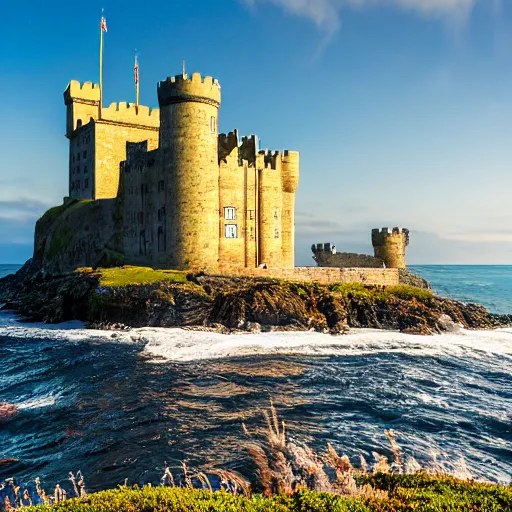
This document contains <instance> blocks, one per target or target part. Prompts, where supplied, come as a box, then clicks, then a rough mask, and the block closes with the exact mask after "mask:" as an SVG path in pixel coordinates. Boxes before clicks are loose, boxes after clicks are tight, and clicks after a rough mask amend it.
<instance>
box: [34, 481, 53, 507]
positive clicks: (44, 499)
mask: <svg viewBox="0 0 512 512" xmlns="http://www.w3.org/2000/svg"><path fill="white" fill-rule="evenodd" d="M35 482H36V491H37V495H38V496H39V498H41V501H42V502H43V503H44V504H45V505H50V503H51V499H50V497H49V496H48V495H47V494H46V493H45V492H44V489H42V488H41V479H40V478H39V477H36V480H35Z"/></svg>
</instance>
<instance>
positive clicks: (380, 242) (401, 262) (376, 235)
mask: <svg viewBox="0 0 512 512" xmlns="http://www.w3.org/2000/svg"><path fill="white" fill-rule="evenodd" d="M372 245H373V249H374V251H375V257H376V258H379V259H381V260H382V261H383V262H384V264H385V265H386V268H405V267H406V265H405V248H406V247H407V246H408V245H409V230H408V229H405V228H404V229H400V228H393V230H392V231H391V233H390V232H389V229H388V228H382V230H379V229H373V230H372Z"/></svg>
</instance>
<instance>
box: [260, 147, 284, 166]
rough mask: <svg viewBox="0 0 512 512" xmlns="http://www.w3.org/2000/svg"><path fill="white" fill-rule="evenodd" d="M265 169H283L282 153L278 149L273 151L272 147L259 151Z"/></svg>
mask: <svg viewBox="0 0 512 512" xmlns="http://www.w3.org/2000/svg"><path fill="white" fill-rule="evenodd" d="M258 155H259V157H260V158H259V159H260V161H261V164H262V165H261V167H262V168H263V169H271V170H273V171H280V170H281V163H282V156H283V155H282V153H281V152H280V151H278V150H274V151H271V150H270V149H263V150H261V151H259V153H258Z"/></svg>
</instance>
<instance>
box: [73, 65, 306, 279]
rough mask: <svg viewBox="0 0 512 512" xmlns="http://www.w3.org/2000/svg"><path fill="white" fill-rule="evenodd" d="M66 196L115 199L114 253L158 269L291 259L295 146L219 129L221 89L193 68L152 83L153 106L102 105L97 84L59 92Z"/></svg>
mask: <svg viewBox="0 0 512 512" xmlns="http://www.w3.org/2000/svg"><path fill="white" fill-rule="evenodd" d="M64 100H65V104H66V106H67V130H66V136H67V137H68V139H69V141H70V144H69V148H70V154H69V197H70V198H71V199H80V200H84V199H92V200H106V199H117V200H119V202H120V204H121V205H122V214H123V233H122V236H123V246H124V247H123V248H124V250H123V252H124V255H125V256H126V258H127V259H128V260H129V261H130V262H133V263H138V264H147V265H151V266H154V267H160V268H193V269H204V270H208V271H226V272H242V271H243V269H251V268H257V267H259V266H261V265H265V266H267V267H268V268H293V267H294V216H295V192H296V190H297V185H298V181H299V153H298V152H295V151H284V152H283V153H280V152H278V151H276V152H270V151H268V150H265V151H260V149H259V146H258V139H257V137H256V136H254V135H253V136H250V137H243V138H242V139H241V140H240V138H239V135H238V133H237V131H234V132H231V133H229V134H227V135H225V134H218V131H217V127H218V117H219V108H220V104H221V88H220V85H219V83H218V81H217V80H214V79H213V78H211V77H204V78H202V77H201V75H199V74H198V73H194V74H192V76H188V75H186V74H183V75H178V76H175V77H170V78H168V79H167V80H165V81H163V82H160V84H159V85H158V102H159V106H160V110H156V109H155V110H150V109H149V108H148V107H144V106H136V105H133V104H127V103H118V104H117V103H113V104H112V105H110V106H109V107H107V108H101V105H100V91H99V86H97V85H95V84H92V83H90V82H86V83H84V84H80V83H79V82H76V81H72V82H70V84H69V86H68V88H67V89H66V91H65V93H64Z"/></svg>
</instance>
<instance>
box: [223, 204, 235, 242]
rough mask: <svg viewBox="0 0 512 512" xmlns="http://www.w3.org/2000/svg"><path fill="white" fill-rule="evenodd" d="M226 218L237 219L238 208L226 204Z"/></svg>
mask: <svg viewBox="0 0 512 512" xmlns="http://www.w3.org/2000/svg"><path fill="white" fill-rule="evenodd" d="M224 218H225V219H226V220H235V219H236V208H233V207H232V206H226V207H225V208H224ZM234 238H236V237H234Z"/></svg>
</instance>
